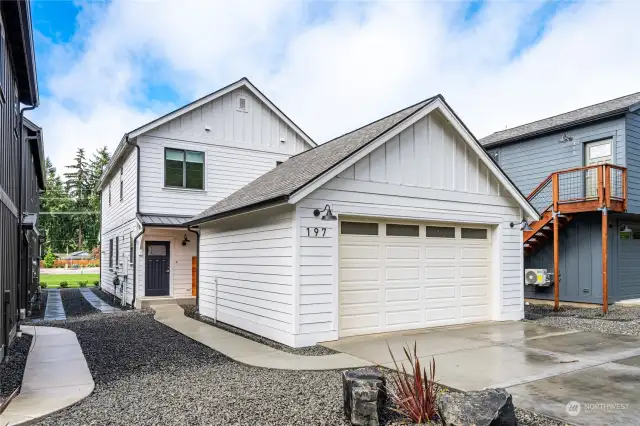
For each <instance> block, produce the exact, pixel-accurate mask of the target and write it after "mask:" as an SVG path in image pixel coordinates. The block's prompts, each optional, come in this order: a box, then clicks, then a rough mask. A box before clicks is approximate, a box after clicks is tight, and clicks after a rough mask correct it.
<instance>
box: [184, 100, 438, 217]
mask: <svg viewBox="0 0 640 426" xmlns="http://www.w3.org/2000/svg"><path fill="white" fill-rule="evenodd" d="M438 96H440V95H438ZM438 96H434V97H432V98H429V99H426V100H424V101H422V102H420V103H417V104H415V105H412V106H410V107H408V108H405V109H403V110H400V111H398V112H395V113H393V114H391V115H388V116H386V117H384V118H381V119H379V120H377V121H374V122H373V123H371V124H368V125H366V126H364V127H361V128H359V129H356V130H354V131H352V132H350V133H347V134H344V135H342V136H339V137H337V138H335V139H332V140H330V141H329V142H326V143H324V144H322V145H319V146H318V147H316V148H313V149H310V150H308V151H304V152H302V153H300V154H298V155H295V156H293V157H291V158H289V159H288V160H287V161H285V162H284V163H282V164H280V165H279V166H277V167H276V168H274V169H272V170H271V171H269V172H267V173H265V174H264V175H262V176H260V177H258V178H257V179H255V180H254V181H252V182H250V183H249V184H247V185H245V186H244V187H243V188H241V189H239V190H238V191H236V192H234V193H233V194H231V195H229V196H228V197H226V198H224V199H223V200H221V201H220V202H218V203H217V204H215V205H214V206H212V207H210V208H208V209H206V210H204V211H203V212H201V213H200V214H198V215H196V216H195V217H193V219H191V220H190V221H189V222H188V223H190V224H195V223H201V222H205V221H206V219H210V218H213V217H215V216H219V215H221V214H224V213H229V212H231V211H235V210H239V209H242V208H246V207H249V206H253V205H256V204H262V203H267V202H270V201H274V202H275V201H277V200H283V201H284V200H286V199H287V198H288V197H289V196H291V195H292V194H293V193H294V192H296V191H297V190H299V189H301V188H302V187H304V186H305V185H306V184H308V183H309V182H311V181H313V180H314V179H315V178H316V177H318V176H320V175H322V174H323V173H324V172H326V171H327V170H329V169H330V168H332V167H333V166H335V165H336V164H338V163H340V162H341V161H342V160H344V159H346V158H347V157H349V156H350V155H351V154H353V153H355V152H356V151H358V150H359V149H361V148H363V147H364V146H366V145H368V144H369V143H371V142H372V141H373V140H374V139H376V138H377V137H378V136H380V135H382V134H383V133H385V132H386V131H388V130H390V129H392V128H393V127H395V126H396V125H398V124H399V123H400V122H401V121H403V120H405V119H407V118H409V117H410V116H411V115H413V114H414V113H416V112H418V111H419V110H420V109H422V108H423V107H425V106H427V105H428V104H429V103H431V102H432V101H433V100H434V99H436V98H437V97H438Z"/></svg>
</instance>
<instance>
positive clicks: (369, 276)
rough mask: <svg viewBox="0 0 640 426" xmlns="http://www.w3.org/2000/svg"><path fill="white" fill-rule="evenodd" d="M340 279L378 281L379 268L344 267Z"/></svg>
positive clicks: (346, 280) (345, 280) (344, 280)
mask: <svg viewBox="0 0 640 426" xmlns="http://www.w3.org/2000/svg"><path fill="white" fill-rule="evenodd" d="M340 281H343V282H349V281H351V282H367V281H376V282H377V281H378V268H377V267H375V268H342V269H341V270H340Z"/></svg>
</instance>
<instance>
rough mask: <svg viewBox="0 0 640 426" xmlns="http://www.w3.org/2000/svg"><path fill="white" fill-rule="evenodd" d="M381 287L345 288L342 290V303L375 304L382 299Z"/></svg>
mask: <svg viewBox="0 0 640 426" xmlns="http://www.w3.org/2000/svg"><path fill="white" fill-rule="evenodd" d="M380 292H381V290H380V289H365V290H346V289H345V290H343V291H341V292H340V304H341V305H343V306H344V305H362V304H374V303H378V301H379V300H380Z"/></svg>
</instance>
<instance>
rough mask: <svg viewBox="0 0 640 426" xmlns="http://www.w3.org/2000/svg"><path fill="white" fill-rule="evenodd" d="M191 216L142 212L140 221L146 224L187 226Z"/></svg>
mask: <svg viewBox="0 0 640 426" xmlns="http://www.w3.org/2000/svg"><path fill="white" fill-rule="evenodd" d="M189 219H190V217H189V216H176V215H173V216H169V215H156V214H141V215H140V221H141V222H142V223H143V224H144V225H146V226H171V227H173V226H175V227H182V226H185V227H186V226H187V225H185V222H186V221H187V220H189Z"/></svg>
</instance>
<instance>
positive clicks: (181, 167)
mask: <svg viewBox="0 0 640 426" xmlns="http://www.w3.org/2000/svg"><path fill="white" fill-rule="evenodd" d="M164 186H166V187H172V188H188V189H204V152H198V151H186V150H182V149H172V148H166V149H165V151H164Z"/></svg>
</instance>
